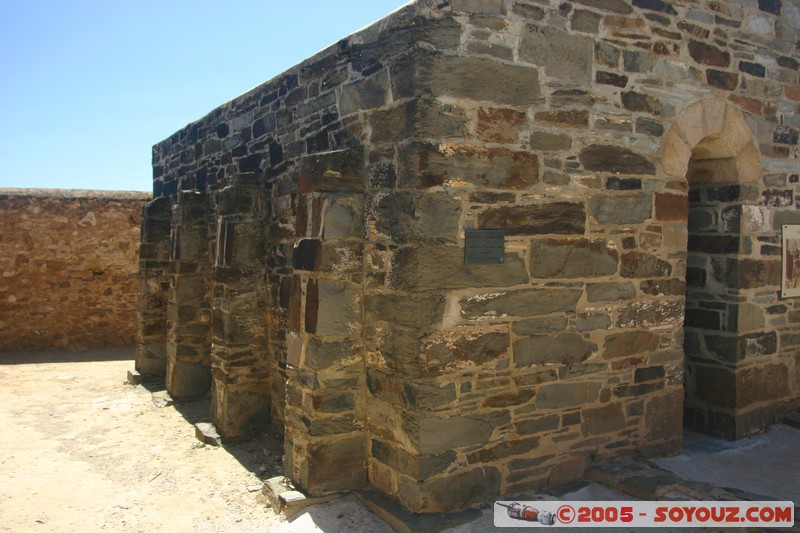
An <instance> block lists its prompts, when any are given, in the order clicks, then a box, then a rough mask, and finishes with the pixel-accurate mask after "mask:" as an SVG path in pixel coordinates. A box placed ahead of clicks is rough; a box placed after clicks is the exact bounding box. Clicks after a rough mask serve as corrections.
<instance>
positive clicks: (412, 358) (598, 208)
mask: <svg viewBox="0 0 800 533" xmlns="http://www.w3.org/2000/svg"><path fill="white" fill-rule="evenodd" d="M798 27H800V5H799V4H798V3H797V1H795V0H793V1H784V2H777V1H761V0H759V1H756V0H741V1H731V2H718V1H710V0H709V1H697V2H692V3H691V4H689V3H686V2H677V1H675V2H668V1H662V0H632V1H628V0H603V1H599V0H578V1H576V2H573V3H564V2H560V1H558V2H556V1H555V0H553V1H550V0H525V1H523V0H452V1H449V2H433V1H427V0H419V1H418V2H415V3H413V4H411V5H408V6H406V7H404V8H403V9H401V10H400V11H398V12H396V13H394V14H392V15H391V16H390V17H388V18H387V19H385V20H383V21H381V22H379V23H376V24H375V25H373V26H372V27H370V28H367V29H366V30H364V31H362V32H361V33H359V34H356V35H354V36H351V37H350V38H348V39H345V40H343V41H341V42H339V43H337V44H336V45H334V46H332V47H330V48H329V49H327V50H324V51H323V52H321V53H320V54H318V55H317V56H315V57H313V58H311V59H309V60H307V61H305V62H303V63H302V64H300V65H298V66H297V67H295V68H294V69H291V70H290V71H288V72H286V73H285V74H283V75H281V76H279V77H278V78H276V79H274V80H272V81H270V82H268V83H266V84H265V85H263V86H261V87H258V88H256V89H254V90H253V91H251V92H249V93H247V94H245V95H243V96H241V97H239V98H237V99H236V100H233V101H232V102H230V103H228V104H226V105H224V106H222V107H220V108H218V109H216V110H214V111H213V112H212V113H210V114H209V115H208V116H206V117H205V118H203V119H201V120H199V121H197V122H195V123H193V124H191V125H189V126H187V127H186V128H185V129H183V130H181V131H180V132H178V133H176V134H175V135H173V136H172V137H171V138H169V139H167V140H165V141H164V142H162V143H160V144H158V145H157V146H156V147H155V148H154V158H153V160H154V191H155V195H156V196H157V197H158V198H157V199H156V200H154V202H153V203H152V204H151V205H150V206H148V208H147V210H146V211H145V213H150V212H152V213H153V214H152V217H150V216H149V215H147V218H146V220H145V221H144V228H145V230H144V235H145V239H144V241H143V245H142V273H143V274H142V275H143V279H144V281H145V284H144V285H143V287H144V288H145V292H144V293H143V295H142V299H141V313H142V317H143V320H142V324H144V325H147V332H146V333H147V334H146V335H142V336H141V337H140V347H139V357H138V359H137V365H138V366H139V367H140V368H146V367H150V368H152V369H154V371H160V369H161V368H162V367H166V368H165V369H164V371H165V372H166V374H167V375H168V376H172V377H170V379H168V386H169V383H170V382H171V381H173V380H174V379H176V378H175V377H174V376H175V373H176V372H178V373H181V372H183V370H181V369H182V368H186V369H190V370H186V374H185V375H184V376H183V377H182V379H185V380H187V381H193V380H195V381H194V382H195V383H196V384H197V385H198V386H199V389H198V391H197V392H198V393H200V392H201V391H205V390H206V389H207V388H208V387H209V386H210V387H211V390H212V397H213V398H214V401H213V402H212V403H213V405H214V408H213V414H214V417H215V421H216V422H217V424H218V425H219V426H221V428H222V432H223V435H225V436H226V437H228V438H241V437H244V436H246V435H247V434H249V433H251V432H252V431H254V428H256V427H257V426H258V424H259V423H263V421H264V420H265V418H266V417H267V416H269V418H270V421H271V423H272V424H273V426H274V427H275V428H276V429H280V430H282V431H283V432H284V435H285V437H286V450H285V451H286V463H285V465H286V474H287V475H288V476H289V477H291V478H293V479H294V480H295V482H296V483H297V484H298V485H299V486H300V487H302V488H303V489H305V490H307V491H308V492H310V493H312V494H324V493H329V492H334V491H339V490H347V489H354V488H358V487H361V486H363V485H365V484H367V483H369V484H370V485H372V486H373V487H375V488H376V489H378V490H380V491H381V492H383V493H385V494H387V495H389V496H391V497H392V498H394V499H396V500H397V501H399V502H401V503H402V504H403V505H404V506H406V507H407V508H408V509H410V510H412V511H414V512H435V511H441V510H450V509H457V508H462V507H466V506H470V505H473V504H476V503H478V502H482V501H488V500H491V499H492V498H495V497H497V496H498V495H500V494H506V495H508V494H514V493H517V492H521V491H524V490H529V489H532V488H537V487H542V486H545V485H554V484H559V483H563V482H567V481H570V480H571V479H574V478H576V477H579V476H580V475H581V474H582V472H583V469H584V467H585V466H586V464H587V463H588V462H590V461H592V460H595V459H598V458H603V457H608V456H612V455H617V454H624V453H632V452H634V451H644V452H649V453H669V452H674V451H676V450H677V449H679V447H680V445H681V435H682V425H683V423H686V424H687V425H689V426H690V427H694V428H698V429H701V430H703V431H707V432H711V433H715V434H719V435H723V436H726V437H729V438H738V437H741V436H744V435H747V434H751V433H753V432H756V431H760V430H761V429H763V428H764V427H766V426H767V425H769V424H770V423H772V422H773V421H774V420H775V419H776V418H777V417H779V416H780V415H781V414H782V413H785V412H787V411H788V410H790V409H794V408H796V407H798V405H800V350H799V349H798V345H799V344H798V342H797V338H798V333H797V332H798V331H800V314H798V312H800V307H798V304H797V301H796V300H795V299H781V298H780V297H779V294H780V291H779V289H780V230H781V224H785V223H800V215H798V213H800V211H798V209H797V207H798V204H797V203H796V202H797V200H796V196H797V192H798V191H797V183H798V177H797V176H798V175H800V161H798V130H799V129H800V119H798V117H797V111H798V107H800V62H798V61H797V59H796V58H797V55H798V38H799V37H800V35H798ZM187 212H191V213H194V214H193V215H191V217H194V218H192V221H193V222H192V225H191V227H192V228H193V229H192V230H191V231H190V232H189V233H188V234H187V233H185V232H184V229H183V228H184V226H185V225H186V224H187V222H188V219H187V218H186V217H187V215H186V213H187ZM203 221H205V224H203ZM203 227H205V228H206V231H207V233H206V234H205V235H203V229H202V228H203ZM468 229H491V230H504V232H505V244H504V256H503V258H502V262H501V263H500V264H495V265H470V264H466V263H465V250H464V248H465V236H466V230H468ZM203 239H205V248H204V249H202V250H201V246H200V242H201V241H203ZM170 240H171V243H172V244H171V247H170V246H169V245H168V244H167V243H168V242H169V241H170ZM185 241H188V242H185ZM184 245H186V247H188V249H191V250H193V251H192V252H191V254H192V255H191V259H189V260H188V263H187V261H186V260H185V259H184V256H183V254H184V251H183V250H185V249H187V248H184ZM207 273H210V274H207ZM198 274H199V277H198ZM201 279H202V280H205V281H201ZM187 284H188V285H187ZM185 286H191V287H193V289H191V290H187V291H184V290H183V287H185ZM181 295H183V296H181ZM164 302H168V305H167V307H168V308H169V312H168V313H166V315H165V311H164V309H163V307H164V306H163V305H162V304H163V303H164ZM165 316H166V326H164V324H165V320H164V317H165ZM159 325H160V327H159ZM184 333H185V336H184V337H183V338H185V339H186V341H185V342H186V343H187V346H186V348H185V349H181V347H180V343H181V338H182V335H184ZM199 339H203V340H202V341H201V340H199ZM264 339H268V342H264ZM684 339H686V342H685V344H684ZM209 342H210V348H205V346H207V344H204V343H209ZM175 346H177V348H176V347H175ZM206 351H207V352H208V354H210V357H211V359H210V361H209V362H205V360H204V357H206V356H207V355H208V354H206V353H205V352H206ZM183 362H185V363H187V364H186V365H184V364H183ZM197 364H200V365H208V366H207V367H206V368H207V370H205V371H196V369H197V366H196V365H197ZM192 365H195V366H192ZM209 372H210V375H211V376H212V379H211V380H210V382H209V380H208V378H207V377H206V376H207V375H208V373H209ZM193 376H194V377H193ZM198 376H199V377H198ZM179 377H180V376H179ZM201 385H202V386H201ZM684 405H685V406H686V417H684Z"/></svg>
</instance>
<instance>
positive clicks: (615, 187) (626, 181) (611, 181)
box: [606, 177, 642, 191]
mask: <svg viewBox="0 0 800 533" xmlns="http://www.w3.org/2000/svg"><path fill="white" fill-rule="evenodd" d="M641 188H642V180H640V179H639V178H617V177H610V178H608V179H607V180H606V189H608V190H609V191H635V190H639V189H641Z"/></svg>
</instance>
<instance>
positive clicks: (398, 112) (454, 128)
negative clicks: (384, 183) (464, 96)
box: [351, 99, 467, 190]
mask: <svg viewBox="0 0 800 533" xmlns="http://www.w3.org/2000/svg"><path fill="white" fill-rule="evenodd" d="M466 122H467V118H466V116H465V115H464V111H463V110H462V109H460V108H458V107H456V106H453V105H448V104H442V103H439V102H434V101H429V100H424V99H414V100H407V101H404V102H401V103H399V104H397V105H395V106H393V107H391V108H389V109H381V110H379V111H376V112H375V113H373V114H372V116H371V117H370V121H369V124H370V129H371V130H372V136H371V140H372V142H373V143H376V144H382V143H393V142H399V141H401V140H407V139H413V138H423V139H425V138H430V137H434V138H436V137H444V138H447V137H459V138H460V137H463V136H464V133H465V131H466ZM354 188H355V187H354ZM351 190H352V189H351Z"/></svg>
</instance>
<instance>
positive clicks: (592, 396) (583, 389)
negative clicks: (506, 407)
mask: <svg viewBox="0 0 800 533" xmlns="http://www.w3.org/2000/svg"><path fill="white" fill-rule="evenodd" d="M600 388H601V385H600V383H597V382H592V381H587V382H580V383H545V384H544V385H542V386H541V387H540V388H539V393H538V394H537V396H536V406H537V407H540V408H542V409H560V408H564V407H575V406H579V405H585V404H590V403H594V402H596V401H597V399H598V398H599V397H600Z"/></svg>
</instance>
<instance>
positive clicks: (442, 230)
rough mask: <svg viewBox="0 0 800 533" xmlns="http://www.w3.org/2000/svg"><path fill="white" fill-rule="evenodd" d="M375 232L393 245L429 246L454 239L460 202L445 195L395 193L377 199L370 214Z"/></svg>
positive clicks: (456, 235)
mask: <svg viewBox="0 0 800 533" xmlns="http://www.w3.org/2000/svg"><path fill="white" fill-rule="evenodd" d="M370 212H371V216H372V218H373V221H374V225H375V230H376V231H377V232H378V233H380V234H382V235H387V236H389V237H390V238H391V239H392V241H393V242H394V243H396V244H405V243H407V242H409V241H412V240H413V241H417V242H425V243H430V244H436V243H444V242H455V241H456V239H457V238H458V229H459V220H460V217H461V202H460V201H459V200H457V199H456V198H454V197H452V196H450V195H449V194H447V193H445V192H437V193H430V194H424V193H417V194H415V193H410V192H396V193H389V194H387V195H385V196H381V197H380V199H379V200H378V202H377V203H376V204H375V206H374V207H373V208H372V209H371V210H370Z"/></svg>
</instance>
